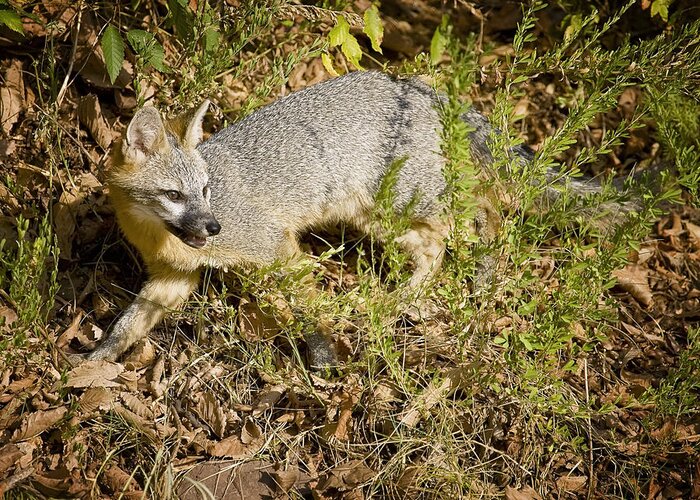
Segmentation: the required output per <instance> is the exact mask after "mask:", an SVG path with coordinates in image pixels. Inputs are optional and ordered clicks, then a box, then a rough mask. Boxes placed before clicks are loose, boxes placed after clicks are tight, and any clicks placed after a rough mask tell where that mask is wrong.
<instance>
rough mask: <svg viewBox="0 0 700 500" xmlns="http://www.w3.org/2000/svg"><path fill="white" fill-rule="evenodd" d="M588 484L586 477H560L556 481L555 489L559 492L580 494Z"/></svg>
mask: <svg viewBox="0 0 700 500" xmlns="http://www.w3.org/2000/svg"><path fill="white" fill-rule="evenodd" d="M586 483H588V478H587V477H586V476H562V477H560V478H559V479H557V488H559V491H561V492H567V493H580V492H582V491H583V490H584V489H585V487H586Z"/></svg>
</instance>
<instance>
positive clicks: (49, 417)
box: [12, 406, 68, 443]
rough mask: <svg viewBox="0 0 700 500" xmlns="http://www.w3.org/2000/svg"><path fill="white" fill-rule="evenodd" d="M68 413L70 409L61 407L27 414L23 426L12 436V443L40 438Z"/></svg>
mask: <svg viewBox="0 0 700 500" xmlns="http://www.w3.org/2000/svg"><path fill="white" fill-rule="evenodd" d="M67 412H68V408H66V407H65V406H61V407H58V408H52V409H50V410H39V411H35V412H34V413H29V414H25V417H24V418H23V419H22V424H21V425H20V427H19V429H17V430H16V431H15V432H14V433H13V434H12V442H14V443H16V442H18V441H24V440H25V439H29V438H30V437H33V436H38V435H39V434H41V433H42V432H44V431H45V430H47V429H50V428H51V427H53V426H54V425H55V424H56V423H57V422H58V421H60V420H61V419H62V418H63V416H64V415H65V414H66V413H67Z"/></svg>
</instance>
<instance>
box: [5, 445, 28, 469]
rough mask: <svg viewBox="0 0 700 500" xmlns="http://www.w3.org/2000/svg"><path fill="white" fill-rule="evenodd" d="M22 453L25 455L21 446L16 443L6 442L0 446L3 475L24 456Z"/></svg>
mask: <svg viewBox="0 0 700 500" xmlns="http://www.w3.org/2000/svg"><path fill="white" fill-rule="evenodd" d="M22 455H24V453H22V450H21V449H20V448H19V446H18V445H16V444H14V443H10V444H6V445H5V446H3V447H2V448H0V475H3V473H4V472H5V471H6V470H7V469H9V468H10V467H11V466H13V465H15V462H16V461H17V460H18V459H19V458H20V457H22Z"/></svg>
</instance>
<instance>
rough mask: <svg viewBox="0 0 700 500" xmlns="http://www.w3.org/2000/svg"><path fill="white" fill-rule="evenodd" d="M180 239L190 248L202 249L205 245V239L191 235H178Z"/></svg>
mask: <svg viewBox="0 0 700 500" xmlns="http://www.w3.org/2000/svg"><path fill="white" fill-rule="evenodd" d="M180 239H181V240H182V241H183V242H184V243H185V244H187V245H189V246H191V247H192V248H202V247H203V246H204V245H206V244H207V239H206V238H203V237H201V236H195V235H193V234H187V235H180Z"/></svg>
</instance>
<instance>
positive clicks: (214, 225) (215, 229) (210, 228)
mask: <svg viewBox="0 0 700 500" xmlns="http://www.w3.org/2000/svg"><path fill="white" fill-rule="evenodd" d="M205 228H206V230H207V233H209V236H216V235H217V234H219V232H220V231H221V225H220V224H219V223H218V222H216V221H215V220H213V221H210V222H207V225H206V226H205Z"/></svg>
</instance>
